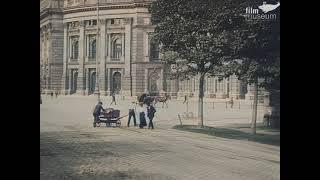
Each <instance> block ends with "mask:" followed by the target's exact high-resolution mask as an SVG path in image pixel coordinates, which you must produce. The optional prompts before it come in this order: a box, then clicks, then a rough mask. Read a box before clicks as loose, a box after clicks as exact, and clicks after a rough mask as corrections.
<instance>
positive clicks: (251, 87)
mask: <svg viewBox="0 0 320 180" xmlns="http://www.w3.org/2000/svg"><path fill="white" fill-rule="evenodd" d="M253 97H254V85H253V84H248V85H247V93H246V95H245V99H246V100H253Z"/></svg>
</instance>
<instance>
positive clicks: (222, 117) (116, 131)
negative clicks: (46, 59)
mask: <svg viewBox="0 0 320 180" xmlns="http://www.w3.org/2000/svg"><path fill="white" fill-rule="evenodd" d="M102 102H103V103H104V106H105V107H110V106H109V104H110V99H109V97H108V98H106V97H103V98H102ZM128 102H130V100H120V101H119V102H117V103H118V104H117V106H115V105H113V106H112V107H113V108H117V109H120V110H121V116H123V115H126V114H127V111H128V110H127V109H128V108H127V106H126V104H128ZM95 103H96V97H93V96H89V97H88V96H62V97H58V98H52V99H51V98H49V97H44V96H43V104H41V105H40V112H41V115H40V179H42V180H46V179H58V180H59V179H77V180H78V179H83V180H93V179H104V180H105V179H112V180H118V179H119V180H120V179H135V180H136V179H137V180H144V179H149V180H171V179H172V180H173V179H175V180H197V179H201V180H273V179H274V180H276V179H277V180H278V179H280V147H279V146H272V145H267V144H261V143H257V142H250V141H244V140H235V139H227V138H219V137H214V136H208V135H205V134H198V133H192V132H185V131H179V130H175V129H172V126H174V125H177V124H179V120H178V116H177V115H178V114H183V113H184V112H185V105H183V104H182V101H177V100H175V101H170V102H169V104H168V106H169V107H168V108H162V107H161V104H157V107H156V108H157V116H156V117H155V120H154V124H155V129H154V130H148V129H139V128H137V127H132V126H131V127H129V128H127V127H126V123H127V118H124V119H122V127H121V128H106V127H105V125H104V124H103V125H102V126H101V127H98V128H93V127H92V109H93V107H94V105H95ZM218 104H219V103H217V104H216V105H215V108H214V109H213V107H212V103H211V102H208V103H207V107H206V106H205V108H206V109H207V111H205V121H204V124H205V125H209V126H215V127H218V126H228V125H231V124H245V123H249V122H250V119H251V109H250V103H247V104H246V105H245V102H243V104H244V105H243V106H242V108H240V109H239V108H238V106H237V104H236V103H235V106H234V108H233V109H230V108H225V106H224V103H223V102H222V103H220V105H218ZM248 104H249V105H248ZM196 105H197V104H196V102H190V103H189V107H188V111H190V112H194V113H195V112H196V110H197V106H196ZM258 120H259V121H260V122H261V120H262V108H259V115H258ZM183 123H190V124H196V122H192V121H183Z"/></svg>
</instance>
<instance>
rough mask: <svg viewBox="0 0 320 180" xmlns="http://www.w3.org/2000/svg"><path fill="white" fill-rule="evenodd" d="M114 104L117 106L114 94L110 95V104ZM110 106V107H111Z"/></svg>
mask: <svg viewBox="0 0 320 180" xmlns="http://www.w3.org/2000/svg"><path fill="white" fill-rule="evenodd" d="M112 103H114V104H115V105H117V102H116V94H115V93H112V101H111V104H112ZM111 104H110V105H111Z"/></svg>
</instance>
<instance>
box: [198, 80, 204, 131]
mask: <svg viewBox="0 0 320 180" xmlns="http://www.w3.org/2000/svg"><path fill="white" fill-rule="evenodd" d="M203 90H204V74H200V81H199V102H198V118H199V123H198V125H199V126H201V127H203V95H204V92H203Z"/></svg>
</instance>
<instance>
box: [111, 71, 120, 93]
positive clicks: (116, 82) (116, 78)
mask: <svg viewBox="0 0 320 180" xmlns="http://www.w3.org/2000/svg"><path fill="white" fill-rule="evenodd" d="M120 91H121V73H120V72H115V73H114V74H113V77H112V93H115V94H119V93H120Z"/></svg>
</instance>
